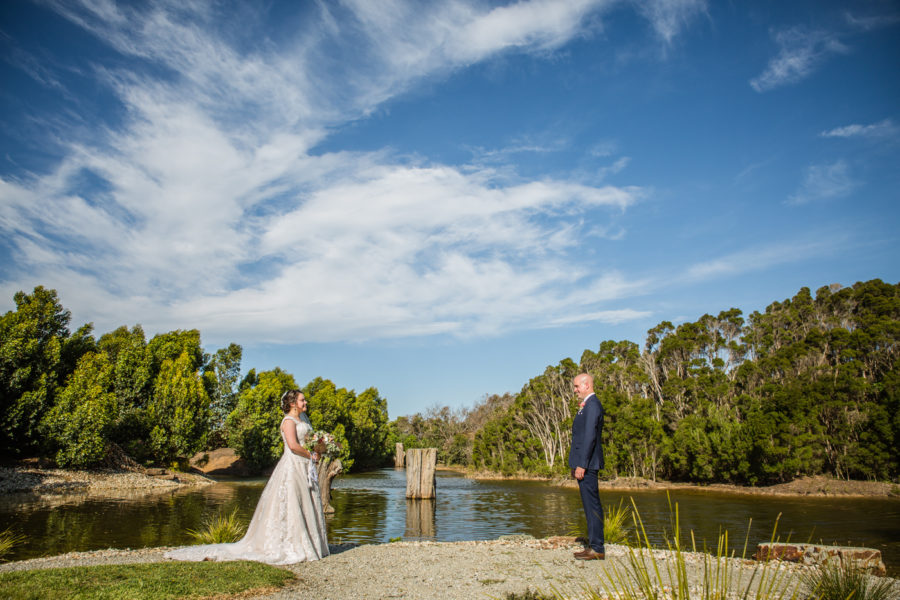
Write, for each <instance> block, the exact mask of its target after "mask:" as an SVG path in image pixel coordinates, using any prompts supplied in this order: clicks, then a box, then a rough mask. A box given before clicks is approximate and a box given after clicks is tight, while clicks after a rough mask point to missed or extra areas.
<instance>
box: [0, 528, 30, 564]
mask: <svg viewBox="0 0 900 600" xmlns="http://www.w3.org/2000/svg"><path fill="white" fill-rule="evenodd" d="M24 541H25V536H24V535H22V534H19V533H15V532H14V531H13V530H12V529H6V530H5V531H2V532H0V561H4V560H6V558H5V557H6V555H7V554H9V553H10V552H11V551H12V549H13V548H14V547H15V546H18V545H19V544H21V543H22V542H24Z"/></svg>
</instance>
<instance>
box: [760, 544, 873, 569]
mask: <svg viewBox="0 0 900 600" xmlns="http://www.w3.org/2000/svg"><path fill="white" fill-rule="evenodd" d="M753 558H755V559H756V560H772V559H778V560H786V561H789V562H795V563H799V564H801V565H810V566H822V565H852V566H853V567H854V568H856V569H860V570H861V571H865V572H867V573H870V574H872V575H878V576H884V574H885V567H884V562H883V561H882V560H881V551H880V550H876V549H874V548H859V547H853V546H823V545H821V544H759V545H758V546H757V547H756V554H754V555H753Z"/></svg>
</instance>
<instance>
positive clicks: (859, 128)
mask: <svg viewBox="0 0 900 600" xmlns="http://www.w3.org/2000/svg"><path fill="white" fill-rule="evenodd" d="M898 134H900V127H897V125H896V124H894V122H893V121H892V120H891V119H885V120H883V121H879V122H878V123H872V124H871V125H859V124H856V123H854V124H852V125H844V126H843V127H835V128H834V129H829V130H827V131H823V132H822V133H820V134H819V135H820V136H821V137H824V138H851V137H870V138H890V137H897V135H898Z"/></svg>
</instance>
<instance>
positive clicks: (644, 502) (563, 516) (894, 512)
mask: <svg viewBox="0 0 900 600" xmlns="http://www.w3.org/2000/svg"><path fill="white" fill-rule="evenodd" d="M264 485H265V480H264V479H256V480H240V481H221V482H218V483H216V484H214V485H210V486H206V487H203V488H195V489H191V490H186V491H179V492H175V493H171V492H170V493H167V494H163V495H151V496H139V497H136V498H133V499H105V500H100V499H96V500H88V501H83V500H82V499H79V498H55V499H52V500H41V501H26V502H23V501H22V500H21V499H17V498H15V497H10V498H5V499H2V500H0V530H3V529H5V528H7V527H12V528H13V529H14V530H15V531H17V532H19V533H24V534H25V535H26V536H27V541H26V542H25V543H23V544H22V545H20V546H18V547H17V548H16V549H15V550H14V553H13V554H12V555H11V556H8V557H7V558H8V559H10V560H17V559H24V558H31V557H35V556H46V555H52V554H60V553H63V552H69V551H80V550H94V549H102V548H111V547H112V548H141V547H151V546H174V545H183V544H188V543H190V538H189V536H188V534H187V530H188V529H194V528H197V527H199V526H200V523H201V521H202V519H203V517H204V516H206V515H210V514H213V513H215V512H216V511H218V510H228V511H230V510H232V509H233V508H237V509H238V512H239V514H240V515H241V517H242V518H244V519H245V520H246V521H249V520H250V517H251V516H252V514H253V509H254V507H255V506H256V502H257V499H258V498H259V495H260V493H261V492H262V488H263V486H264ZM405 485H406V484H405V472H404V471H402V470H394V469H382V470H379V471H374V472H369V473H359V474H351V475H347V476H342V477H339V478H337V479H336V480H335V482H334V485H333V490H332V504H333V506H334V507H335V509H336V512H335V514H334V515H332V516H330V517H329V518H328V537H329V540H330V541H331V542H332V543H342V542H358V543H379V542H388V541H390V540H391V539H395V538H403V539H405V540H435V541H459V540H484V539H495V538H497V537H498V536H501V535H507V534H516V533H524V534H529V535H532V536H535V537H547V536H551V535H566V534H579V533H581V531H583V530H584V517H583V514H582V510H581V502H580V499H579V496H578V492H577V490H575V489H572V488H559V487H555V486H551V485H548V484H546V483H544V482H539V481H474V480H471V479H466V478H465V477H463V476H461V475H460V474H458V473H455V472H452V471H438V474H437V498H436V499H435V500H433V501H428V500H418V501H412V500H409V501H408V500H406V498H405V491H406V487H405ZM601 499H602V501H603V504H604V507H611V506H616V505H618V504H619V503H620V502H623V503H624V504H625V505H630V503H631V499H633V500H634V503H635V505H636V506H637V508H638V511H639V513H640V516H641V518H642V520H643V522H644V526H645V528H646V531H647V533H648V535H649V536H650V539H651V542H652V543H654V544H663V543H664V540H665V536H666V535H667V534H669V533H671V531H672V526H671V514H672V513H671V511H670V508H669V500H670V499H671V502H672V503H673V505H674V504H677V506H678V514H679V518H680V522H681V528H682V531H683V532H684V533H685V534H687V532H689V531H693V532H694V535H695V538H696V540H697V545H698V547H699V546H701V545H702V544H703V542H704V541H705V542H706V545H707V546H710V547H714V546H715V544H716V540H717V536H718V535H719V532H720V531H725V530H727V531H728V532H729V538H730V541H731V545H732V547H734V548H735V549H736V551H737V553H738V554H740V553H741V551H742V548H743V545H744V540H745V536H747V530H748V525H749V526H750V532H749V545H748V548H750V550H748V554H750V553H752V549H753V548H755V546H756V544H757V543H759V542H762V541H768V540H769V539H770V538H771V535H772V530H773V528H774V527H775V524H776V519H778V515H779V514H781V517H780V519H779V520H778V533H777V535H778V537H780V538H781V540H785V539H788V538H789V539H790V540H792V541H796V542H807V541H812V542H817V543H824V544H838V545H856V546H868V547H873V548H877V549H879V550H881V551H882V555H883V557H884V561H885V564H886V565H887V566H888V571H889V573H890V574H892V575H893V576H898V575H900V500H897V499H886V498H835V497H826V498H819V497H809V498H807V497H802V498H801V497H786V496H750V495H746V496H744V495H734V494H724V493H716V492H709V491H694V490H678V491H674V492H672V493H671V495H670V496H668V497H667V495H666V493H665V492H659V491H639V492H638V491H628V492H603V493H601ZM687 539H689V537H688V538H687Z"/></svg>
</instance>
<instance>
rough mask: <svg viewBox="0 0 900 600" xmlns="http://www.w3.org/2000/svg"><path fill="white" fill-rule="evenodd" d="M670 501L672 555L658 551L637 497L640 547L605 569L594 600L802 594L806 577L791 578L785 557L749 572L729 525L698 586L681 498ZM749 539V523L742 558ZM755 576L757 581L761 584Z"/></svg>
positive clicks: (763, 599) (770, 599)
mask: <svg viewBox="0 0 900 600" xmlns="http://www.w3.org/2000/svg"><path fill="white" fill-rule="evenodd" d="M669 506H670V515H672V519H673V523H672V525H673V527H672V531H673V533H672V537H671V538H670V539H669V538H667V539H666V546H667V547H668V551H669V555H668V556H666V557H663V556H660V554H659V552H658V551H657V552H654V549H653V547H652V546H651V545H650V539H649V537H648V535H647V531H646V529H645V528H644V523H643V521H642V520H641V517H640V514H639V513H638V510H637V506H636V505H635V504H634V500H633V499H632V518H633V520H634V527H635V531H636V532H637V536H636V537H637V544H636V547H631V548H629V549H628V560H627V562H626V564H625V566H624V567H623V566H621V565H618V564H617V563H616V562H615V561H612V562H610V564H609V566H608V568H607V569H606V570H605V572H604V575H605V578H604V579H601V586H602V588H603V589H602V592H601V591H600V590H595V589H586V590H585V591H586V594H587V596H588V597H589V598H592V599H594V600H599V599H601V598H609V597H615V598H620V599H622V600H650V599H653V600H660V599H669V600H725V599H726V598H729V597H734V595H735V593H737V597H738V598H741V599H742V600H748V599H750V598H752V599H754V600H785V599H786V598H790V599H793V600H796V598H797V597H798V589H799V586H800V582H799V581H796V582H791V581H789V580H788V578H787V571H786V568H785V567H784V566H783V564H781V563H778V562H771V563H770V562H763V563H758V564H757V565H756V566H755V568H754V569H753V570H752V572H751V573H750V575H749V577H747V574H746V573H745V570H744V569H742V568H740V566H739V565H738V564H736V563H735V561H733V560H732V559H734V558H735V556H734V552H732V553H730V554H729V551H728V532H727V531H726V532H723V533H722V534H720V535H719V537H718V542H717V545H716V550H715V554H711V553H709V552H706V551H704V552H702V553H700V554H699V556H700V561H701V565H700V569H701V576H700V580H699V582H695V586H694V588H692V587H691V580H690V578H689V575H688V566H687V563H688V560H687V557H686V555H685V553H686V552H688V550H686V549H685V547H684V544H683V542H682V538H681V527H680V525H681V523H680V519H679V513H678V504H677V503H676V504H675V506H674V509H673V508H672V505H671V500H670V504H669ZM780 516H781V515H779V518H780ZM777 528H778V519H776V522H775V527H774V528H773V531H772V541H773V542H774V540H775V535H776V531H777ZM748 541H749V529H748V533H747V538H746V539H745V541H744V550H743V554H742V556H741V558H744V557H745V556H746V552H747V542H748ZM704 550H705V549H704ZM690 551H691V552H694V553H696V552H697V544H696V540H695V539H694V535H693V532H691V550H690ZM668 557H671V559H668ZM754 582H756V586H755V587H754V585H753V584H754Z"/></svg>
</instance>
